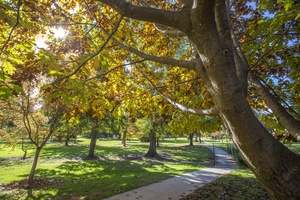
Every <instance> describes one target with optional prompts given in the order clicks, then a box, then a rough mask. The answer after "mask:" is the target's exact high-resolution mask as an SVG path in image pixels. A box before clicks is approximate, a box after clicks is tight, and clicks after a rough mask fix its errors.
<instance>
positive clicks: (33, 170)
mask: <svg viewBox="0 0 300 200" xmlns="http://www.w3.org/2000/svg"><path fill="white" fill-rule="evenodd" d="M41 150H42V147H36V150H35V154H34V159H33V163H32V166H31V170H30V174H29V178H28V182H29V185H31V184H32V182H33V179H34V175H35V170H36V166H37V163H38V159H39V155H40V152H41Z"/></svg>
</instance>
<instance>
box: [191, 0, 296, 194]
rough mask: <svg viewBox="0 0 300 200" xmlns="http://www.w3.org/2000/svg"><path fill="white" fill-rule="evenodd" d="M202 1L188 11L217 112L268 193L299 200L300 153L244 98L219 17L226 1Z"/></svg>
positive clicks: (194, 38)
mask: <svg viewBox="0 0 300 200" xmlns="http://www.w3.org/2000/svg"><path fill="white" fill-rule="evenodd" d="M200 2H201V7H200V8H199V12H196V13H195V15H193V16H192V17H193V18H192V21H193V22H194V23H195V24H194V29H197V30H196V31H194V32H193V34H191V35H190V38H191V40H192V41H193V43H194V44H195V46H196V48H197V49H198V51H199V53H200V54H201V58H202V60H203V62H204V66H205V69H206V72H207V75H208V76H209V78H210V82H211V87H210V88H209V90H210V92H211V94H212V96H213V100H214V103H215V105H216V107H217V109H218V111H219V115H220V116H221V118H222V120H223V121H224V123H226V124H227V126H228V127H229V128H230V130H231V133H232V137H233V141H234V142H235V144H236V145H237V146H238V148H239V150H240V151H241V153H242V155H243V157H244V158H245V160H246V162H247V163H248V166H249V167H250V168H251V169H252V171H253V172H254V173H255V175H256V177H257V178H258V179H259V180H260V182H261V183H262V185H263V186H264V187H265V189H266V190H267V191H268V193H269V195H270V196H271V197H272V198H274V199H299V198H300V177H299V174H300V158H299V157H298V156H297V155H295V154H294V153H293V152H291V151H289V150H288V149H287V148H286V147H284V146H283V145H282V144H281V143H279V142H278V141H276V140H275V139H274V137H273V136H272V135H271V134H270V133H269V132H268V131H267V130H266V129H265V128H264V126H262V125H261V124H260V122H259V121H258V120H257V118H256V117H255V115H254V114H253V112H252V110H251V108H250V106H249V104H248V102H247V100H246V95H245V90H244V89H243V84H244V81H245V80H242V81H243V82H241V79H240V77H239V76H238V74H237V69H236V66H235V62H234V56H233V55H234V51H233V46H232V42H229V41H231V37H230V34H227V33H226V29H227V28H226V26H225V25H224V21H223V19H221V18H218V16H222V12H225V10H224V9H222V7H224V8H225V5H224V2H223V1H221V0H220V1H217V0H216V1H206V2H203V1H200ZM200 2H199V3H200ZM198 5H200V4H198ZM199 24H201V26H199ZM220 27H222V28H220ZM227 32H229V29H227Z"/></svg>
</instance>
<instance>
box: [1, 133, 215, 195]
mask: <svg viewBox="0 0 300 200" xmlns="http://www.w3.org/2000/svg"><path fill="white" fill-rule="evenodd" d="M97 142H98V146H97V148H96V152H95V153H96V154H97V155H99V159H97V160H85V159H84V157H85V155H86V154H87V152H88V143H89V140H88V139H81V140H80V141H79V145H72V146H69V147H66V146H62V145H61V144H57V143H55V144H48V145H47V146H46V147H45V148H44V149H43V150H42V152H41V156H40V160H39V164H38V167H37V171H36V177H37V178H39V177H40V178H53V179H61V180H63V181H64V182H63V184H61V185H59V186H49V187H46V188H42V189H33V191H32V192H33V199H70V198H72V197H76V198H86V197H89V199H102V198H104V197H108V196H111V195H114V194H118V193H120V192H124V191H127V190H131V189H134V188H137V187H140V186H143V185H148V184H150V183H153V182H157V181H159V180H163V179H166V178H169V177H172V176H175V175H178V174H182V173H186V172H189V171H194V170H198V169H199V168H201V167H204V166H205V165H206V164H208V163H209V160H208V155H209V154H210V151H209V150H208V149H206V148H203V147H199V146H198V147H193V148H189V147H186V145H187V142H188V141H187V140H186V139H184V140H179V141H177V142H175V141H174V139H172V140H171V139H169V140H166V141H165V142H164V143H161V145H162V147H159V148H158V152H159V153H163V154H164V155H165V156H167V158H168V159H172V160H157V159H144V158H142V155H143V154H144V153H145V152H146V151H147V149H148V144H147V143H139V142H137V141H131V142H130V143H128V147H125V148H124V147H122V146H121V145H120V141H97ZM33 153H34V149H33V147H28V156H29V157H30V156H33ZM22 154H23V152H22V151H21V150H20V148H19V147H16V148H15V150H14V151H10V148H7V147H5V146H4V145H3V144H2V145H0V160H1V161H0V171H1V172H5V173H0V183H8V182H11V181H14V180H22V179H25V178H27V176H28V173H29V171H30V166H31V163H32V157H31V158H29V159H26V160H14V159H11V157H20V156H22ZM8 157H10V159H7V158H8ZM5 158H6V159H5ZM125 158H126V159H125ZM26 197H27V191H26V190H18V191H14V192H10V193H7V192H6V191H0V199H1V198H5V199H25V198H26Z"/></svg>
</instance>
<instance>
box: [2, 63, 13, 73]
mask: <svg viewBox="0 0 300 200" xmlns="http://www.w3.org/2000/svg"><path fill="white" fill-rule="evenodd" d="M3 67H4V68H3V70H4V72H6V73H7V74H8V75H11V74H13V73H14V71H15V69H16V68H15V67H13V65H12V64H11V63H10V62H8V61H5V62H4V64H3Z"/></svg>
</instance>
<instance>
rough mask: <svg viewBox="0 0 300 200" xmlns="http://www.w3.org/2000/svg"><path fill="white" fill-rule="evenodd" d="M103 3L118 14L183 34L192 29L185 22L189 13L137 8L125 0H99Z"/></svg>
mask: <svg viewBox="0 0 300 200" xmlns="http://www.w3.org/2000/svg"><path fill="white" fill-rule="evenodd" d="M98 1H99V2H102V3H104V4H106V5H108V6H110V7H111V8H113V9H114V10H116V11H117V12H118V13H120V14H122V15H124V16H126V17H129V18H132V19H136V20H141V21H147V22H153V23H159V24H162V25H165V26H169V27H172V28H175V29H178V30H181V31H183V32H185V33H186V32H187V31H188V30H190V28H191V24H190V23H187V22H186V21H185V19H186V15H187V14H188V13H187V12H183V11H177V12H174V11H167V10H160V9H155V8H151V7H142V6H135V5H133V4H131V3H129V2H126V1H125V0H98Z"/></svg>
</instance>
